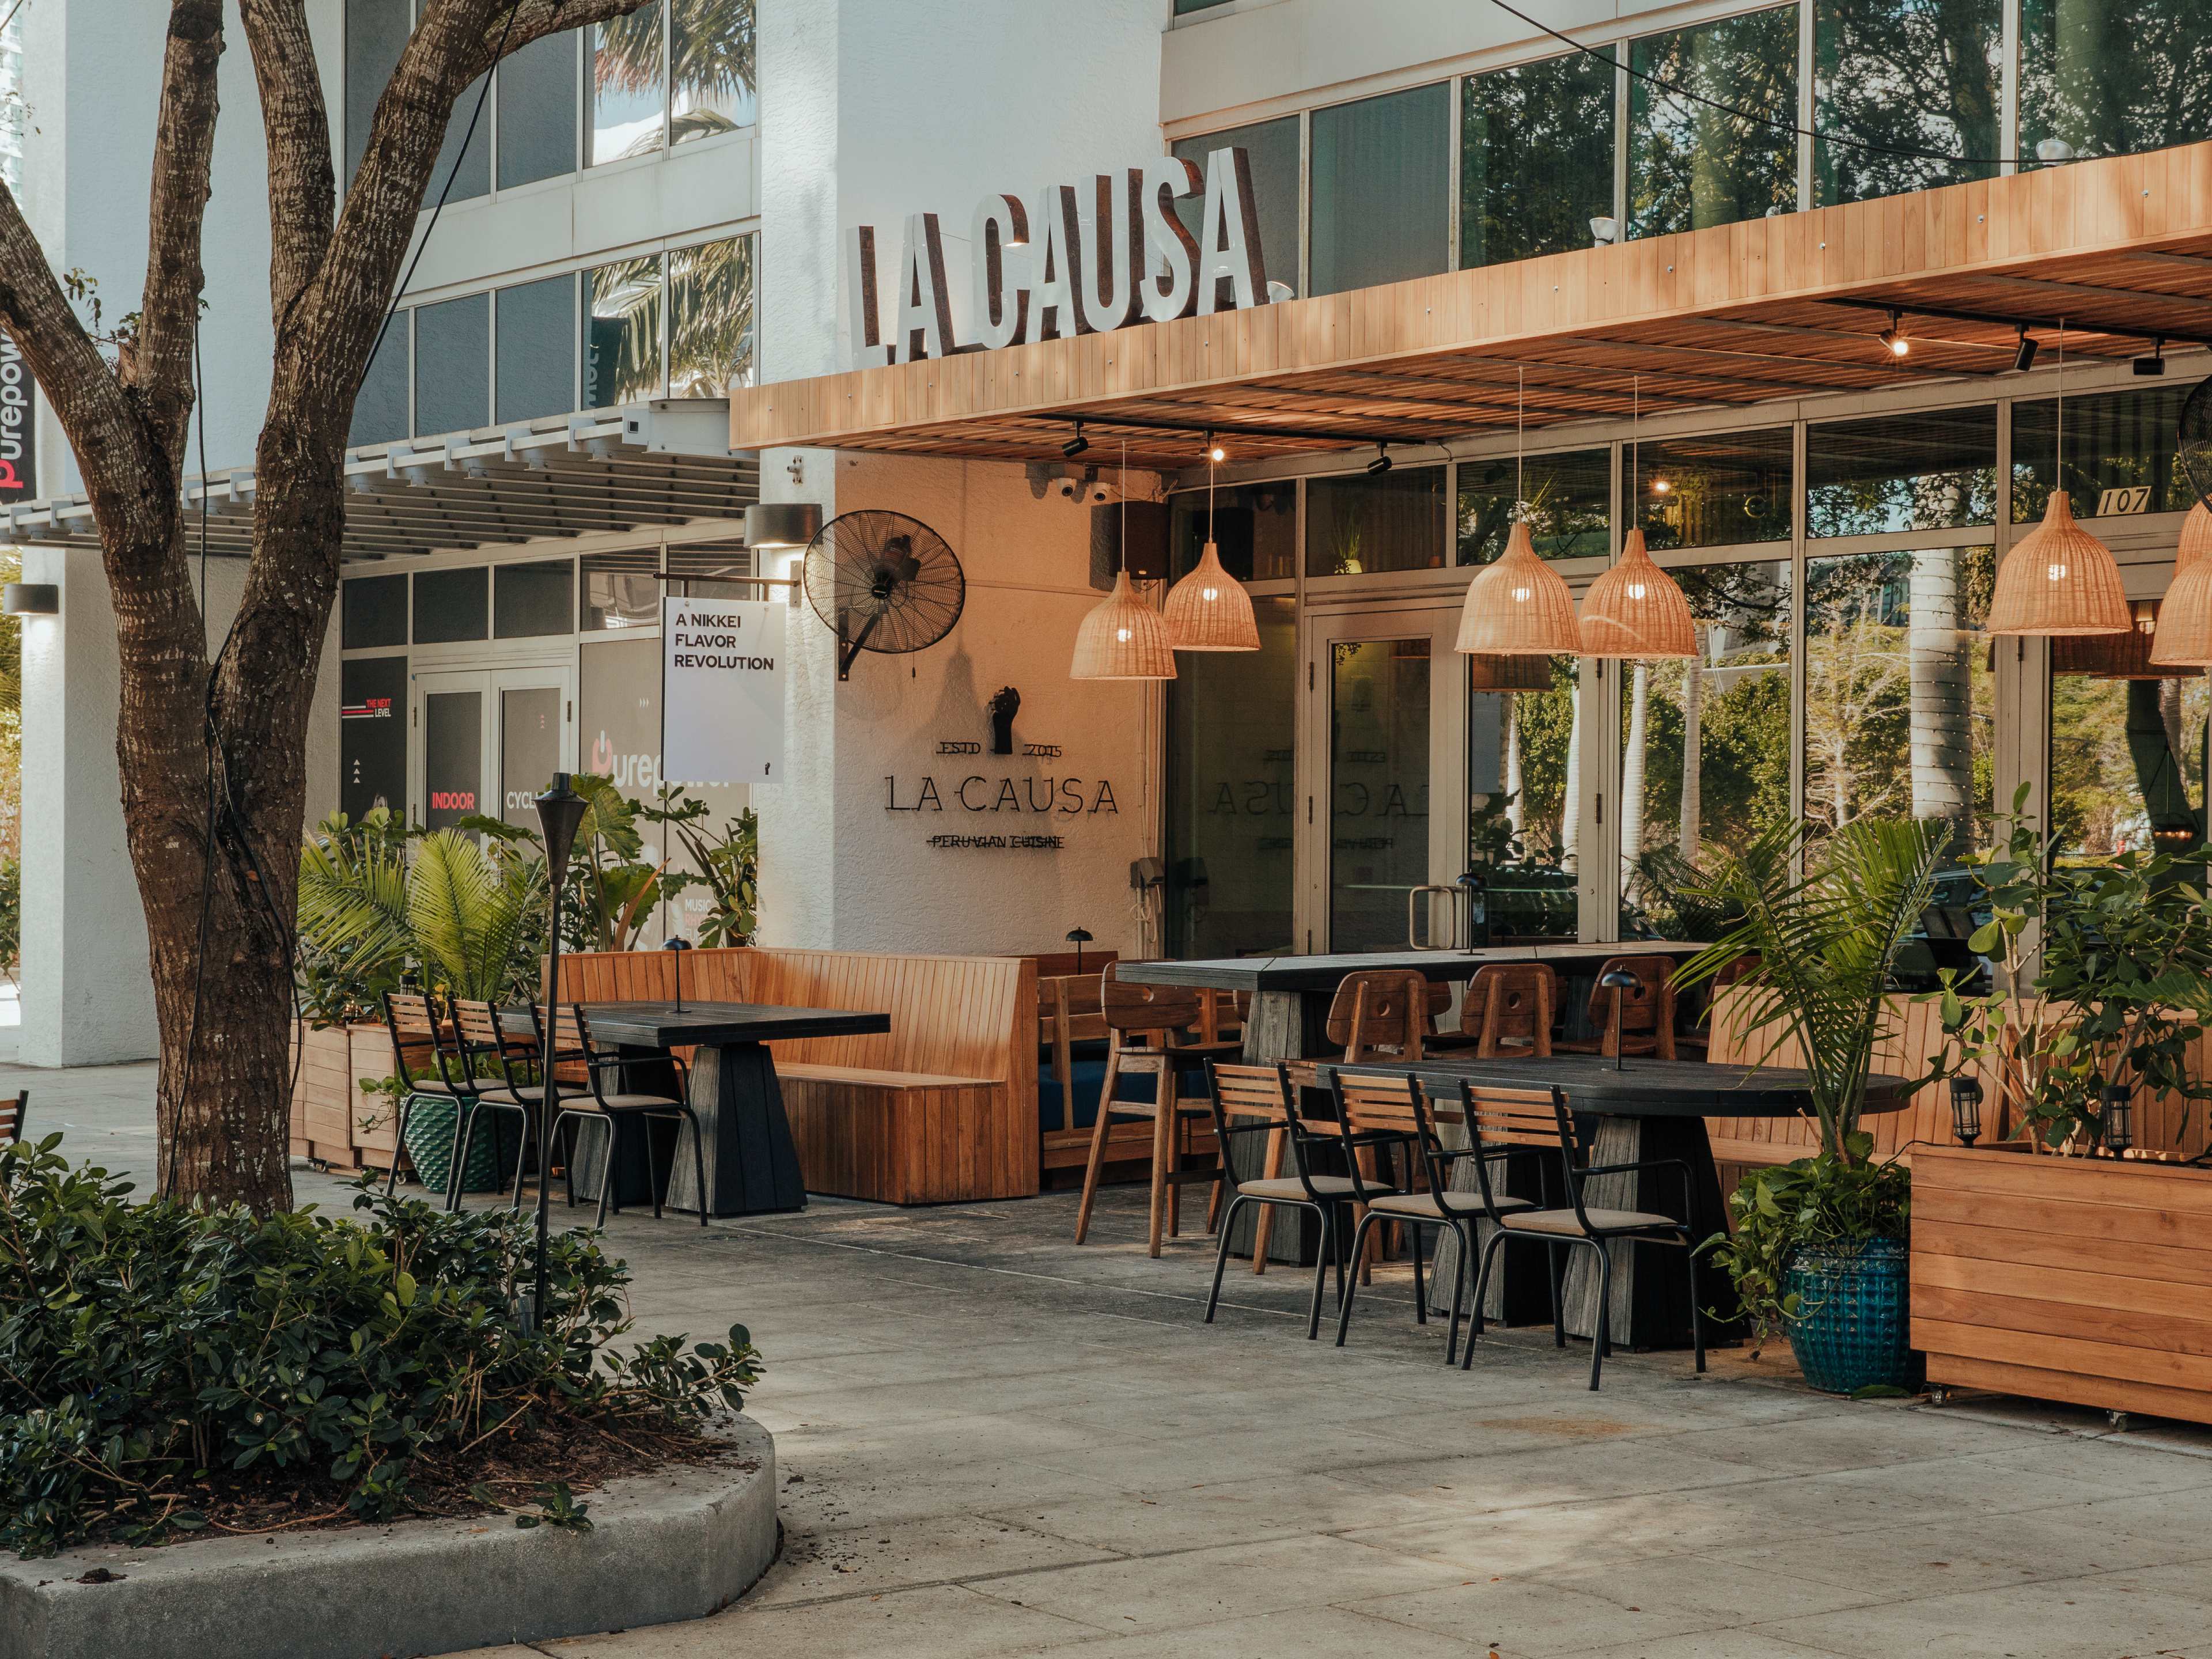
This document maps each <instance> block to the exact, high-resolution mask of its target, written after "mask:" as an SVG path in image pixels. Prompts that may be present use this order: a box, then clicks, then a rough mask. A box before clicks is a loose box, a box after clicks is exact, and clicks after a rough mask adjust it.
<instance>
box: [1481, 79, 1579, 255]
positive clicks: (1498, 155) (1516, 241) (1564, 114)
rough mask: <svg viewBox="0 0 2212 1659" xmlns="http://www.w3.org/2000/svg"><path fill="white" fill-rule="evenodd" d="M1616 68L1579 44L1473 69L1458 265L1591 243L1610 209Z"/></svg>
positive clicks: (1559, 250)
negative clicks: (1484, 71) (1530, 60)
mask: <svg viewBox="0 0 2212 1659" xmlns="http://www.w3.org/2000/svg"><path fill="white" fill-rule="evenodd" d="M1613 74H1614V70H1613V65H1612V64H1609V63H1607V62H1604V61H1602V60H1601V59H1599V58H1593V57H1591V56H1589V54H1588V53H1587V52H1569V53H1567V54H1566V55H1565V57H1561V58H1545V59H1544V60H1543V61H1542V62H1541V63H1535V64H1520V65H1518V66H1516V68H1513V69H1509V70H1497V71H1496V72H1495V73H1493V74H1490V75H1475V76H1469V77H1468V81H1467V83H1466V93H1465V95H1464V98H1463V100H1462V104H1461V106H1460V162H1459V262H1460V264H1461V267H1462V269H1471V268H1473V267H1474V266H1476V265H1490V264H1502V263H1503V262H1504V261H1505V260H1508V259H1527V258H1533V257H1534V256H1535V255H1537V254H1540V253H1564V252H1566V251H1567V250H1568V249H1570V248H1578V247H1588V246H1589V245H1590V228H1589V222H1590V221H1591V220H1592V219H1594V218H1606V219H1609V218H1611V217H1612V216H1613Z"/></svg>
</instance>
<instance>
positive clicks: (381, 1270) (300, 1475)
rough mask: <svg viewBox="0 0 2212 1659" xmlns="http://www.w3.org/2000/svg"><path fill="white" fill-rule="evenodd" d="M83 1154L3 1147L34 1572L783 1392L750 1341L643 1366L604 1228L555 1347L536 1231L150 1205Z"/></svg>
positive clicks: (455, 1479) (3, 1495)
mask: <svg viewBox="0 0 2212 1659" xmlns="http://www.w3.org/2000/svg"><path fill="white" fill-rule="evenodd" d="M59 1139H60V1137H59V1136H50V1137H48V1138H47V1139H46V1140H45V1141H43V1142H41V1143H40V1144H39V1145H38V1146H28V1145H23V1146H9V1147H6V1148H4V1149H0V1546H7V1547H13V1548H15V1549H16V1550H19V1551H21V1553H24V1554H26V1555H33V1554H43V1553H49V1552H52V1551H53V1550H56V1549H59V1548H62V1547H66V1546H68V1545H70V1544H73V1543H76V1542H78V1541H82V1540H84V1539H87V1538H89V1537H95V1536H98V1537H107V1538H115V1539H118V1540H124V1541H149V1542H150V1541H161V1540H162V1539H164V1538H167V1537H169V1536H173V1534H176V1533H177V1532H179V1531H190V1530H194V1529H197V1528H200V1527H203V1526H205V1525H207V1524H208V1522H209V1511H210V1508H211V1507H216V1506H218V1505H220V1504H222V1503H224V1502H226V1501H236V1500H239V1499H240V1498H244V1497H246V1496H249V1495H258V1497H259V1498H261V1499H262V1500H263V1501H264V1502H265V1501H266V1500H267V1499H268V1498H270V1496H272V1495H276V1496H281V1497H283V1498H286V1499H287V1500H288V1501H290V1502H293V1503H295V1504H299V1505H300V1507H301V1513H302V1514H303V1515H304V1514H305V1512H306V1504H305V1498H306V1495H307V1493H310V1492H320V1493H322V1494H329V1495H331V1504H332V1505H333V1506H334V1507H337V1508H341V1509H342V1510H350V1511H351V1512H352V1513H353V1514H354V1515H355V1516H358V1517H360V1518H361V1519H363V1520H383V1519H388V1518H390V1517H392V1516H397V1515H399V1514H401V1513H404V1512H405V1511H406V1510H409V1509H410V1507H414V1506H415V1504H414V1495H413V1494H412V1493H411V1492H410V1480H414V1481H416V1482H419V1483H423V1484H424V1485H425V1486H426V1487H427V1485H428V1482H430V1481H432V1480H435V1482H436V1483H437V1485H438V1486H439V1487H440V1489H441V1491H447V1492H450V1491H451V1490H453V1488H455V1487H456V1486H458V1487H459V1490H461V1491H463V1492H465V1491H466V1490H467V1489H468V1486H469V1484H470V1478H471V1471H472V1469H473V1468H475V1467H476V1465H477V1463H481V1462H483V1460H484V1459H486V1458H487V1457H489V1456H491V1455H493V1454H494V1453H495V1452H496V1451H499V1450H501V1449H503V1448H504V1447H505V1446H507V1445H511V1444H513V1443H514V1442H515V1440H516V1439H517V1437H520V1436H522V1435H524V1434H525V1433H526V1432H528V1431H546V1432H558V1431H566V1430H573V1431H577V1432H578V1433H580V1434H583V1435H589V1436H591V1437H592V1438H593V1439H594V1440H596V1441H600V1442H604V1441H605V1438H606V1437H610V1436H611V1437H614V1439H615V1441H616V1443H617V1444H622V1445H625V1446H632V1445H647V1446H649V1445H651V1444H652V1443H653V1439H654V1437H655V1436H660V1437H664V1439H663V1443H664V1444H665V1443H667V1437H678V1436H685V1437H688V1436H689V1435H690V1434H691V1433H693V1432H696V1429H697V1427H698V1425H700V1423H701V1422H702V1420H703V1419H706V1418H707V1417H708V1416H709V1415H710V1414H711V1413H714V1411H715V1410H717V1409H718V1408H719V1407H722V1406H727V1407H731V1408H732V1409H734V1408H736V1407H738V1406H741V1405H742V1404H743V1403H744V1392H743V1391H744V1389H745V1388H747V1387H749V1386H750V1384H751V1383H753V1382H754V1381H755V1380H756V1379H757V1377H758V1376H759V1374H760V1368H759V1363H758V1358H759V1357H758V1355H757V1352H755V1350H754V1349H753V1347H752V1346H751V1343H750V1340H749V1339H748V1336H747V1334H746V1332H745V1331H744V1328H743V1327H742V1326H737V1327H732V1329H731V1331H730V1340H729V1342H728V1344H727V1345H726V1346H724V1345H720V1344H715V1343H700V1344H698V1345H696V1346H694V1347H691V1348H690V1349H689V1350H688V1351H687V1349H686V1347H685V1346H684V1339H683V1338H682V1337H680V1336H677V1337H656V1338H653V1339H651V1340H647V1341H644V1342H641V1343H639V1344H637V1345H636V1346H635V1347H630V1348H627V1349H623V1348H618V1347H617V1346H616V1343H617V1339H618V1338H620V1337H622V1336H623V1334H625V1333H626V1332H628V1330H629V1322H628V1320H627V1318H626V1316H625V1314H624V1310H623V1300H622V1291H623V1286H624V1285H626V1284H627V1283H628V1282H629V1273H628V1272H627V1270H626V1269H625V1268H624V1267H623V1264H622V1263H621V1262H619V1261H611V1260H610V1259H609V1258H608V1257H607V1256H606V1255H605V1254H604V1253H603V1252H602V1250H601V1249H600V1247H599V1242H598V1240H597V1239H596V1237H593V1236H592V1235H590V1234H588V1233H580V1232H568V1233H561V1234H556V1236H555V1237H553V1238H552V1239H551V1240H550V1243H549V1244H548V1247H547V1282H548V1295H547V1308H548V1312H547V1319H546V1323H545V1325H544V1328H542V1329H541V1330H539V1331H538V1332H535V1333H532V1331H530V1330H529V1329H528V1328H526V1319H525V1313H526V1304H527V1302H528V1300H529V1296H530V1288H531V1283H532V1281H531V1278H530V1272H531V1267H530V1263H531V1244H532V1218H530V1217H528V1216H526V1215H523V1214H518V1213H516V1212H510V1211H507V1210H505V1209H495V1210H489V1211H483V1212H465V1213H462V1214H459V1215H448V1214H446V1213H444V1212H441V1211H438V1210H435V1209H433V1208H432V1207H431V1206H428V1205H427V1204H424V1203H422V1202H420V1201H418V1200H407V1199H392V1200H387V1199H386V1198H384V1197H383V1196H382V1195H381V1194H376V1193H374V1191H373V1190H370V1189H369V1188H367V1187H366V1186H365V1187H364V1189H363V1191H362V1194H361V1195H360V1196H358V1197H356V1199H355V1200H354V1205H355V1208H356V1210H358V1211H363V1212H366V1213H365V1214H364V1215H363V1216H362V1218H360V1219H359V1220H358V1221H356V1220H353V1219H351V1218H346V1219H338V1218H329V1217H325V1216H322V1215H319V1214H316V1213H314V1212H312V1211H302V1212H296V1213H288V1214H279V1215H273V1216H270V1217H267V1218H255V1217H253V1216H252V1215H250V1214H248V1213H247V1212H246V1211H245V1210H243V1209H241V1208H230V1209H222V1210H214V1211H203V1210H195V1209H191V1208H188V1207H185V1206H179V1205H174V1204H170V1203H167V1202H164V1201H158V1200H157V1201H155V1202H150V1203H146V1204H135V1203H131V1202H130V1201H128V1200H127V1199H126V1196H125V1195H126V1194H128V1193H129V1192H130V1190H131V1188H130V1183H128V1182H121V1181H117V1180H113V1179H111V1178H110V1177H109V1176H108V1175H107V1173H106V1171H105V1170H98V1169H93V1168H76V1167H73V1166H71V1165H70V1164H69V1163H68V1162H67V1161H66V1160H64V1158H62V1157H61V1156H60V1154H59V1153H58V1152H55V1151H54V1147H55V1145H56V1143H57V1142H58V1140H59ZM601 1431H603V1432H601ZM472 1460H473V1462H472ZM645 1461H650V1459H649V1457H644V1458H641V1462H645ZM565 1473H567V1471H565V1470H563V1469H562V1468H542V1469H538V1470H534V1471H532V1474H533V1476H534V1477H535V1478H537V1479H539V1480H545V1479H550V1478H553V1477H558V1476H560V1475H562V1474H565Z"/></svg>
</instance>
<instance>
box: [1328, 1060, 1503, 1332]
mask: <svg viewBox="0 0 2212 1659" xmlns="http://www.w3.org/2000/svg"><path fill="white" fill-rule="evenodd" d="M1328 1082H1329V1085H1330V1099H1331V1103H1332V1104H1333V1105H1334V1109H1335V1112H1336V1124H1337V1128H1338V1131H1339V1133H1340V1134H1341V1135H1342V1136H1343V1137H1344V1138H1345V1139H1346V1140H1347V1141H1353V1140H1357V1139H1359V1138H1361V1137H1366V1138H1369V1139H1382V1140H1384V1141H1385V1142H1387V1143H1395V1144H1398V1145H1401V1146H1404V1147H1405V1148H1406V1149H1407V1154H1408V1156H1409V1157H1412V1158H1417V1159H1418V1160H1419V1166H1420V1170H1421V1172H1422V1173H1423V1174H1424V1175H1425V1176H1426V1181H1425V1190H1421V1191H1416V1190H1414V1188H1413V1182H1412V1181H1410V1180H1408V1181H1407V1182H1405V1183H1404V1190H1402V1191H1396V1192H1388V1191H1386V1192H1383V1193H1381V1194H1377V1192H1376V1190H1375V1188H1373V1187H1371V1186H1370V1185H1369V1184H1368V1183H1367V1182H1366V1181H1365V1178H1364V1176H1362V1175H1361V1173H1360V1170H1359V1166H1358V1161H1357V1160H1354V1161H1353V1163H1352V1166H1351V1167H1352V1185H1353V1188H1354V1189H1355V1191H1354V1196H1355V1200H1356V1201H1357V1202H1358V1204H1360V1205H1361V1206H1363V1207H1364V1213H1363V1214H1362V1215H1361V1217H1360V1218H1359V1224H1358V1232H1357V1233H1355V1234H1354V1235H1353V1237H1352V1264H1353V1266H1354V1267H1358V1266H1359V1265H1360V1264H1361V1263H1362V1262H1363V1261H1364V1260H1365V1257H1366V1250H1367V1244H1368V1231H1369V1230H1370V1228H1372V1227H1373V1226H1374V1225H1376V1223H1377V1222H1396V1223H1399V1224H1401V1225H1404V1226H1405V1227H1407V1229H1408V1230H1410V1231H1411V1232H1412V1234H1413V1252H1412V1254H1413V1315H1414V1317H1415V1319H1416V1320H1417V1321H1418V1322H1419V1323H1421V1324H1424V1325H1425V1324H1427V1323H1428V1322H1429V1298H1428V1294H1427V1292H1426V1291H1425V1289H1424V1288H1423V1286H1422V1282H1421V1242H1422V1238H1423V1236H1424V1234H1425V1232H1426V1231H1428V1230H1430V1229H1436V1230H1438V1231H1446V1230H1448V1231H1450V1232H1451V1233H1452V1234H1453V1235H1454V1236H1455V1237H1457V1239H1458V1240H1459V1261H1460V1271H1459V1272H1458V1273H1457V1274H1455V1276H1454V1279H1453V1283H1452V1309H1451V1334H1450V1338H1449V1341H1448V1342H1447V1343H1446V1344H1445V1350H1444V1363H1445V1364H1447V1365H1449V1364H1451V1363H1452V1362H1453V1361H1454V1360H1455V1359H1457V1358H1459V1322H1460V1313H1461V1310H1462V1307H1463V1306H1464V1305H1465V1299H1466V1293H1467V1279H1468V1274H1467V1264H1468V1263H1469V1262H1471V1261H1474V1258H1475V1255H1476V1250H1475V1237H1474V1224H1475V1222H1476V1220H1477V1219H1478V1218H1481V1217H1483V1216H1485V1215H1488V1214H1492V1213H1493V1212H1497V1211H1499V1210H1504V1209H1510V1208H1520V1209H1534V1207H1535V1206H1534V1204H1532V1203H1531V1202H1530V1201H1529V1200H1527V1199H1523V1198H1506V1197H1502V1196H1500V1197H1495V1198H1490V1197H1486V1196H1485V1194H1483V1193H1482V1192H1481V1191H1480V1190H1479V1189H1478V1190H1475V1191H1471V1192H1470V1191H1454V1190H1453V1185H1452V1180H1451V1166H1452V1165H1453V1164H1455V1163H1457V1162H1459V1161H1460V1160H1461V1159H1463V1158H1480V1156H1481V1153H1480V1149H1478V1148H1476V1147H1474V1146H1466V1147H1461V1148H1456V1149H1455V1148H1448V1147H1446V1146H1444V1144H1443V1141H1442V1140H1441V1139H1438V1137H1437V1126H1436V1121H1435V1119H1434V1118H1432V1117H1431V1114H1430V1112H1429V1109H1428V1107H1427V1104H1426V1102H1425V1097H1424V1096H1423V1094H1422V1091H1421V1088H1420V1085H1419V1084H1417V1083H1416V1082H1415V1081H1414V1080H1413V1078H1411V1077H1407V1076H1401V1075H1393V1074H1387V1073H1385V1074H1369V1075H1365V1076H1363V1075H1361V1074H1360V1073H1357V1072H1353V1071H1349V1070H1346V1069H1343V1068H1341V1067H1338V1068H1333V1069H1331V1070H1330V1071H1329V1073H1328ZM1438 1115H1440V1116H1441V1115H1444V1114H1438ZM1458 1115H1459V1114H1457V1113H1456V1112H1453V1113H1450V1114H1449V1117H1448V1118H1447V1121H1450V1119H1455V1118H1456V1117H1457V1116H1458ZM1407 1173H1408V1174H1409V1175H1410V1174H1411V1173H1412V1171H1411V1170H1408V1172H1407ZM1360 1283H1361V1280H1360V1278H1359V1275H1358V1273H1353V1274H1352V1280H1351V1283H1350V1284H1349V1285H1347V1286H1346V1289H1345V1291H1344V1292H1343V1295H1342V1297H1341V1301H1340V1306H1339V1307H1338V1309H1337V1316H1336V1346H1338V1347H1342V1346H1344V1337H1345V1333H1346V1331H1348V1330H1349V1329H1351V1328H1352V1297H1353V1296H1354V1295H1356V1294H1357V1293H1358V1286H1359V1285H1360ZM1477 1318H1478V1319H1480V1313H1479V1312H1478V1314H1477ZM1468 1341H1469V1343H1472V1342H1473V1341H1474V1337H1473V1335H1472V1334H1470V1335H1469V1336H1468Z"/></svg>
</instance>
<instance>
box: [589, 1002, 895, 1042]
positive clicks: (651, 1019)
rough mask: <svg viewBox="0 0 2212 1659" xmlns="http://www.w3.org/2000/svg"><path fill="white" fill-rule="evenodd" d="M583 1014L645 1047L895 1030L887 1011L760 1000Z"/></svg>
mask: <svg viewBox="0 0 2212 1659" xmlns="http://www.w3.org/2000/svg"><path fill="white" fill-rule="evenodd" d="M583 1007H584V1019H585V1022H586V1024H588V1025H589V1026H590V1028H591V1032H592V1037H593V1038H594V1039H595V1040H597V1041H599V1042H627V1043H630V1044H632V1045H634V1046H635V1047H637V1048H676V1047H683V1048H726V1047H730V1046H732V1045H735V1044H738V1043H744V1042H777V1041H781V1039H783V1038H785V1037H819V1036H869V1035H872V1033H875V1032H878V1031H888V1030H890V1029H891V1017H890V1015H889V1014H868V1013H859V1012H853V1011H851V1010H848V1009H844V1008H778V1007H775V1006H771V1005H769V1004H766V1003H757V1002H692V1001H690V1000H686V1001H685V1002H684V1006H682V1007H681V1008H678V1006H677V1005H676V1004H675V1003H673V1002H587V1003H586V1004H584V1005H583Z"/></svg>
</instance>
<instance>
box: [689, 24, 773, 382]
mask: <svg viewBox="0 0 2212 1659" xmlns="http://www.w3.org/2000/svg"><path fill="white" fill-rule="evenodd" d="M668 64H669V82H670V86H671V92H672V98H671V108H670V111H669V120H668V137H669V141H670V142H671V143H678V144H681V143H688V142H689V141H690V140H691V139H694V138H711V137H714V134H716V133H718V132H734V131H737V129H738V128H739V127H749V126H750V125H752V124H753V115H754V109H753V84H754V83H753V0H674V3H673V4H672V5H671V8H670V9H669V13H668ZM678 395H679V396H681V395H682V394H681V393H679V394H678Z"/></svg>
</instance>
